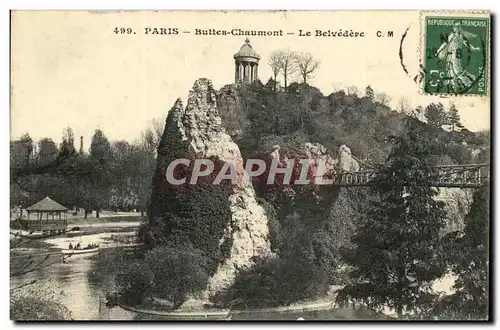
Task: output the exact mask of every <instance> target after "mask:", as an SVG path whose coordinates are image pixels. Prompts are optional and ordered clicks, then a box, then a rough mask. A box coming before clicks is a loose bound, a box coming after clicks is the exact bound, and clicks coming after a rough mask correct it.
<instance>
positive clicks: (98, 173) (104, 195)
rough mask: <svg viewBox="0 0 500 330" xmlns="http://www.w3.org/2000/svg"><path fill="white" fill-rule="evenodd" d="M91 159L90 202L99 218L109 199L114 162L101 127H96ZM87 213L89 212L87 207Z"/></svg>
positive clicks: (91, 144) (91, 145)
mask: <svg viewBox="0 0 500 330" xmlns="http://www.w3.org/2000/svg"><path fill="white" fill-rule="evenodd" d="M89 161H90V163H91V166H92V169H93V170H92V173H91V175H90V183H91V186H92V195H91V200H90V204H91V206H92V208H94V209H95V210H96V218H99V212H100V210H101V209H102V207H103V206H105V205H107V203H108V201H109V192H110V189H109V188H110V165H111V162H112V151H111V145H110V143H109V141H108V139H107V138H106V136H105V135H104V133H103V132H102V131H101V130H100V129H96V130H95V133H94V136H93V137H92V142H91V143H90V156H89ZM85 214H87V209H86V210H85Z"/></svg>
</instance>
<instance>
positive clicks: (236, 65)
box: [234, 62, 240, 82]
mask: <svg viewBox="0 0 500 330" xmlns="http://www.w3.org/2000/svg"><path fill="white" fill-rule="evenodd" d="M239 68H240V64H239V63H238V62H235V63H234V82H238V73H239V72H238V71H239Z"/></svg>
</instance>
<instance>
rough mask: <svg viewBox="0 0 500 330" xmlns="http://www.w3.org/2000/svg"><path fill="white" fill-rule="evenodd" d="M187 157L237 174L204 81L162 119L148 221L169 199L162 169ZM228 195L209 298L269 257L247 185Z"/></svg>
mask: <svg viewBox="0 0 500 330" xmlns="http://www.w3.org/2000/svg"><path fill="white" fill-rule="evenodd" d="M193 155H194V157H195V158H202V159H207V158H212V159H213V158H215V159H218V160H220V161H222V162H227V163H231V164H235V165H236V168H237V170H238V171H241V169H242V164H243V159H242V156H241V153H240V150H239V148H238V146H237V145H236V144H235V143H234V142H233V141H232V139H231V137H230V136H229V135H228V134H227V133H226V130H225V129H224V127H223V126H222V122H221V117H220V116H219V113H218V109H217V101H216V94H215V91H214V89H213V87H212V83H211V81H210V80H208V79H205V78H202V79H198V80H197V81H196V82H195V83H194V86H193V89H192V91H190V93H189V98H188V103H187V106H186V108H185V109H184V108H183V106H182V102H181V101H180V100H178V101H177V102H176V103H175V105H174V106H173V108H172V110H171V111H170V113H169V116H168V118H167V123H166V126H165V131H164V134H163V138H162V141H161V143H160V147H159V150H158V160H157V162H158V164H157V172H156V176H155V180H154V184H153V186H154V187H153V195H152V212H151V213H152V217H154V216H155V215H156V216H161V214H162V205H163V204H162V203H164V202H163V201H162V200H166V199H167V197H168V198H175V196H166V194H168V192H166V191H167V190H166V189H165V187H166V186H167V185H168V183H167V182H166V179H165V174H164V173H165V170H166V168H167V166H168V164H170V163H171V162H172V161H173V160H174V159H177V158H189V157H188V156H191V157H192V156H193ZM230 189H231V190H232V191H231V194H230V197H229V199H228V201H227V203H228V204H229V208H230V210H231V213H232V215H231V221H230V223H228V224H227V227H226V229H225V232H224V235H223V237H222V238H220V241H219V246H221V245H223V244H224V243H225V242H226V241H228V240H229V241H231V239H232V244H231V246H230V248H229V249H230V252H229V256H228V257H227V258H226V259H225V260H224V261H223V262H222V263H221V264H219V265H218V268H217V271H216V272H215V274H214V275H213V276H212V278H211V279H210V281H209V283H208V287H207V293H208V294H209V295H211V294H213V293H216V292H219V291H221V290H223V289H224V288H226V287H228V286H229V285H231V284H232V282H233V280H234V278H235V276H236V274H237V272H238V270H239V269H241V268H243V267H249V266H252V265H253V260H254V257H257V256H266V255H271V252H270V251H271V250H270V241H269V231H268V223H267V217H266V214H265V211H264V209H263V208H262V207H261V206H260V205H259V204H258V203H257V202H256V199H255V192H254V189H253V187H252V184H251V182H249V181H245V180H239V181H238V183H237V184H233V185H231V188H230ZM166 221H168V219H166Z"/></svg>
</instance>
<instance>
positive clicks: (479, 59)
mask: <svg viewBox="0 0 500 330" xmlns="http://www.w3.org/2000/svg"><path fill="white" fill-rule="evenodd" d="M424 24H425V26H424V29H425V30H424V31H425V32H424V38H425V41H424V45H425V53H424V54H423V56H424V68H425V84H424V93H426V94H447V95H479V96H483V95H487V94H488V88H489V86H488V78H489V77H488V73H489V61H488V59H489V56H490V43H489V31H490V19H489V17H453V16H435V15H434V16H427V17H425V22H424Z"/></svg>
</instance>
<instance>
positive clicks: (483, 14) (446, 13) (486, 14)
mask: <svg viewBox="0 0 500 330" xmlns="http://www.w3.org/2000/svg"><path fill="white" fill-rule="evenodd" d="M471 15H472V16H471ZM428 16H443V17H450V16H454V17H457V16H458V17H471V18H475V17H477V18H487V19H488V20H489V21H488V31H487V38H488V39H487V40H486V44H487V46H488V54H487V56H486V69H487V71H486V73H487V77H488V78H487V86H486V93H485V95H478V94H442V93H426V92H425V88H424V85H425V79H424V80H423V81H422V82H421V83H420V85H419V86H418V92H419V94H420V95H432V96H439V97H442V98H456V97H490V88H491V11H489V10H421V11H420V13H419V21H420V40H419V44H418V50H417V51H418V60H419V64H420V65H422V66H423V65H424V57H423V56H425V54H424V52H423V51H422V50H423V49H425V24H424V23H425V18H426V17H428Z"/></svg>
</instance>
